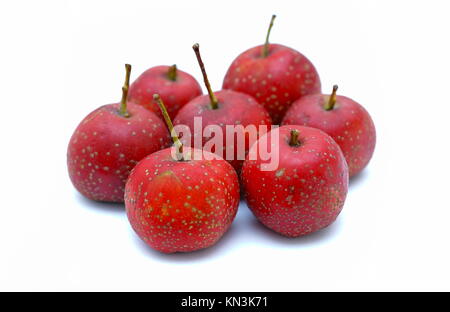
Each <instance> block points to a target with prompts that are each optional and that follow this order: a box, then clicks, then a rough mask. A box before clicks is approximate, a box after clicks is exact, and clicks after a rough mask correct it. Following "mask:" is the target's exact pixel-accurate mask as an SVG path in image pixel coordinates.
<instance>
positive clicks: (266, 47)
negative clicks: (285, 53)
mask: <svg viewBox="0 0 450 312" xmlns="http://www.w3.org/2000/svg"><path fill="white" fill-rule="evenodd" d="M275 17H277V16H276V15H275V14H274V15H272V18H271V19H270V24H269V29H268V30H267V35H266V42H265V43H264V47H263V50H262V53H261V56H262V57H267V56H268V55H269V36H270V31H271V30H272V27H273V21H274V20H275Z"/></svg>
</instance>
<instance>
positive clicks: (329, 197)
mask: <svg viewBox="0 0 450 312" xmlns="http://www.w3.org/2000/svg"><path fill="white" fill-rule="evenodd" d="M273 131H274V133H275V135H276V136H275V138H278V139H279V143H278V144H276V142H275V141H273V140H272V138H271V134H270V133H269V134H267V139H268V144H274V146H278V150H279V165H278V167H277V169H276V170H273V171H263V170H262V169H263V168H264V164H267V161H263V160H261V158H259V157H258V158H257V159H256V160H250V159H247V160H246V161H245V162H244V165H243V167H242V175H241V180H242V184H243V186H244V190H245V195H246V200H247V203H248V206H249V208H250V209H251V211H252V212H253V213H254V215H255V216H256V217H257V218H258V220H259V221H260V222H261V223H263V224H264V225H265V226H267V227H268V228H270V229H272V230H274V231H276V232H278V233H280V234H282V235H285V236H289V237H297V236H302V235H306V234H309V233H312V232H315V231H318V230H320V229H322V228H324V227H326V226H328V225H330V224H331V223H332V222H333V221H334V220H335V219H336V218H337V216H338V215H339V213H340V212H341V210H342V207H343V205H344V201H345V198H346V195H347V190H348V169H347V163H346V161H345V159H344V156H343V154H342V152H341V150H340V148H339V146H338V145H337V144H336V142H334V140H333V139H332V138H331V137H330V136H328V135H327V134H326V133H324V132H322V131H320V130H318V129H314V128H308V127H302V126H283V127H280V128H278V129H275V130H273ZM294 134H295V136H294ZM293 138H296V139H295V140H293ZM293 142H294V143H295V144H292V143H293ZM263 143H264V140H262V139H260V140H259V141H258V142H257V143H256V144H255V145H254V146H253V147H252V150H253V149H256V148H258V149H261V148H265V147H264V146H262V144H263Z"/></svg>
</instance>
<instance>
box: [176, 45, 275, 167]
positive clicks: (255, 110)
mask: <svg viewBox="0 0 450 312" xmlns="http://www.w3.org/2000/svg"><path fill="white" fill-rule="evenodd" d="M193 48H194V50H195V52H196V54H197V57H198V60H199V64H200V68H201V70H202V73H203V77H204V78H205V85H206V88H207V89H208V95H203V96H199V97H197V98H195V99H193V100H192V101H190V102H189V103H188V104H186V105H185V106H184V107H183V108H182V109H181V110H180V111H179V112H178V114H177V116H176V117H175V119H174V124H175V125H186V126H188V127H189V129H190V131H191V135H192V137H191V141H190V142H188V141H187V140H186V139H184V140H183V138H182V141H183V144H185V145H187V146H193V137H194V136H198V137H202V146H203V145H204V144H205V143H206V142H207V141H209V140H210V138H208V137H204V136H203V135H202V133H203V130H204V129H205V127H206V126H209V125H218V126H219V127H220V128H221V129H222V133H223V146H224V150H223V154H222V153H218V154H219V156H222V157H225V155H226V151H227V150H229V149H231V148H233V150H234V157H233V159H227V160H228V161H229V162H230V164H231V165H232V166H233V167H234V168H235V169H236V171H237V172H239V171H240V168H241V166H242V163H243V161H244V159H241V160H239V159H237V155H238V140H237V136H236V137H235V138H234V140H233V142H228V140H227V139H226V137H227V136H226V131H225V130H226V126H227V125H234V126H236V125H242V126H243V128H245V127H247V126H249V125H254V126H255V127H256V129H257V130H259V126H260V125H266V126H267V131H269V130H270V129H269V127H270V126H271V123H272V121H271V119H270V116H269V114H268V113H267V111H266V110H265V109H264V108H263V107H262V106H261V105H260V104H258V102H256V101H255V99H253V98H252V97H251V96H249V95H247V94H244V93H240V92H235V91H231V90H222V91H218V92H212V90H211V86H210V84H209V81H208V78H207V76H206V72H205V68H204V65H203V62H202V61H201V57H200V54H199V46H198V44H195V45H194V47H193ZM194 117H202V128H201V129H199V130H201V133H199V131H195V129H196V127H194ZM243 131H245V130H244V129H242V128H240V129H239V128H237V129H236V133H240V134H242V135H245V143H244V144H245V147H244V149H245V152H247V151H248V149H249V147H250V144H251V142H250V139H249V135H248V133H243ZM216 152H217V151H216ZM243 158H245V155H244V157H243Z"/></svg>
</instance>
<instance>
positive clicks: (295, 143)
mask: <svg viewBox="0 0 450 312" xmlns="http://www.w3.org/2000/svg"><path fill="white" fill-rule="evenodd" d="M299 135H300V132H299V131H298V130H296V129H292V130H291V138H290V140H289V145H290V146H299V145H300V141H299V139H298V136H299Z"/></svg>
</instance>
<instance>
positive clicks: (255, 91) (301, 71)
mask: <svg viewBox="0 0 450 312" xmlns="http://www.w3.org/2000/svg"><path fill="white" fill-rule="evenodd" d="M274 17H275V16H273V17H272V21H271V23H270V27H269V31H268V33H267V38H266V43H265V44H264V45H259V46H256V47H254V48H251V49H249V50H247V51H245V52H243V53H242V54H240V55H239V56H238V57H237V58H236V59H235V60H234V61H233V63H232V64H231V66H230V68H229V69H228V71H227V73H226V75H225V78H224V81H223V86H222V88H223V89H231V90H234V91H238V92H243V93H246V94H249V95H251V96H253V97H254V98H255V99H256V100H257V101H258V102H259V103H261V104H262V105H263V106H264V107H265V108H266V109H267V111H268V112H269V114H270V116H271V117H272V120H273V122H274V123H275V124H279V123H280V122H281V120H282V118H283V116H284V114H285V113H286V111H287V109H288V108H289V106H290V105H291V104H292V103H293V102H294V101H295V100H297V99H299V98H301V97H303V96H305V95H308V94H314V93H319V92H320V91H321V84H320V78H319V74H318V73H317V71H316V69H315V67H314V65H313V64H312V63H311V62H310V61H309V60H308V59H307V58H306V57H305V56H304V55H303V54H301V53H300V52H298V51H296V50H294V49H291V48H289V47H286V46H283V45H280V44H269V42H268V38H269V33H270V29H271V28H272V25H273V19H274Z"/></svg>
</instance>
